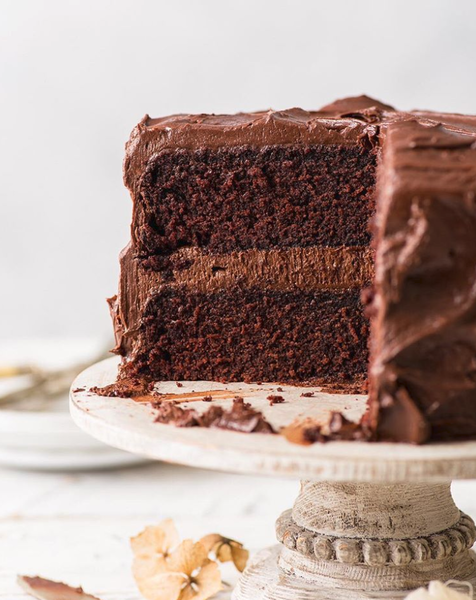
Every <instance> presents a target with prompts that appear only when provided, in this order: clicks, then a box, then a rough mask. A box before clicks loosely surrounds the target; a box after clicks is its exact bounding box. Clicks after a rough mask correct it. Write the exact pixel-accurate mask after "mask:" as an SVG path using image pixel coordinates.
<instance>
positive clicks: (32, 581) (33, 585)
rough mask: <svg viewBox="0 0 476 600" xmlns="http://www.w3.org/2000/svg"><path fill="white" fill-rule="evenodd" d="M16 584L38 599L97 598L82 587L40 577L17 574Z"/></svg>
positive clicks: (90, 599)
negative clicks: (74, 586)
mask: <svg viewBox="0 0 476 600" xmlns="http://www.w3.org/2000/svg"><path fill="white" fill-rule="evenodd" d="M17 583H18V585H19V586H20V587H21V588H23V589H24V590H25V592H27V593H28V594H30V595H31V596H33V597H34V598H38V600H99V599H98V598H96V597H95V596H90V595H89V594H86V593H85V592H84V591H83V589H82V588H73V587H70V586H69V585H66V584H65V583H60V582H59V581H51V580H50V579H43V578H42V577H27V576H25V575H19V576H18V578H17Z"/></svg>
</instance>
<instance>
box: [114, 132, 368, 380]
mask: <svg viewBox="0 0 476 600" xmlns="http://www.w3.org/2000/svg"><path fill="white" fill-rule="evenodd" d="M376 159H377V155H376V149H375V147H374V146H373V145H372V144H365V143H357V142H356V143H353V144H349V143H348V142H346V143H345V144H343V145H338V144H335V143H334V144H294V145H292V144H288V145H280V146H265V147H259V146H239V147H231V148H226V147H218V148H207V149H175V150H169V149H167V150H164V151H162V152H160V153H158V154H157V155H155V156H154V157H152V158H151V159H149V161H148V163H147V167H146V169H145V173H144V175H143V177H142V179H141V182H140V191H139V194H138V197H139V199H140V200H136V202H135V204H134V217H133V226H132V239H133V241H132V246H131V247H130V248H129V249H127V250H126V253H125V255H124V256H123V259H122V268H123V276H122V285H121V295H122V299H121V300H122V305H124V304H126V305H128V306H131V305H133V304H134V302H137V299H135V300H134V298H132V297H131V298H129V300H126V299H125V298H126V297H127V295H128V293H129V290H130V289H131V288H132V289H135V290H136V291H135V292H134V293H136V294H137V281H140V282H142V283H141V286H142V290H143V293H142V294H141V293H139V294H138V296H139V298H142V301H139V304H140V306H139V308H137V307H136V310H135V311H134V312H135V314H134V315H131V314H124V311H123V312H122V313H120V312H119V311H120V306H118V303H117V302H115V303H114V304H113V310H114V311H115V313H116V321H117V320H119V321H121V327H122V331H123V334H121V336H120V343H119V350H120V351H121V352H122V353H123V354H126V355H127V357H128V359H127V361H126V363H125V365H124V372H126V373H127V374H128V375H131V374H132V375H137V374H140V375H142V376H148V377H152V378H155V379H165V380H170V379H186V380H195V379H204V380H227V381H247V382H250V381H281V382H287V383H290V382H301V383H302V382H308V383H310V384H327V385H329V384H333V385H337V386H339V385H342V386H343V389H344V387H345V386H349V385H354V389H356V390H364V389H365V382H366V377H367V363H368V352H367V345H368V322H367V319H366V317H365V316H364V309H363V306H362V302H361V299H360V296H361V290H362V288H364V287H366V286H368V285H369V284H370V283H371V279H372V272H373V267H372V252H371V251H370V249H369V244H370V237H371V236H370V231H369V228H368V227H367V226H366V224H367V223H368V222H369V220H370V218H371V216H372V214H373V212H374V187H375V168H376ZM363 224H364V225H363ZM146 290H147V291H146ZM125 320H127V321H128V322H124V321H125Z"/></svg>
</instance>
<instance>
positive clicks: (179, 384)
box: [175, 381, 183, 387]
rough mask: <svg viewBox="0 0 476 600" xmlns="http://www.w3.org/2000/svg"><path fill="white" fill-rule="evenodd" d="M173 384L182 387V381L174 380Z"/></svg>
mask: <svg viewBox="0 0 476 600" xmlns="http://www.w3.org/2000/svg"><path fill="white" fill-rule="evenodd" d="M175 385H176V386H177V387H183V383H180V381H176V382H175Z"/></svg>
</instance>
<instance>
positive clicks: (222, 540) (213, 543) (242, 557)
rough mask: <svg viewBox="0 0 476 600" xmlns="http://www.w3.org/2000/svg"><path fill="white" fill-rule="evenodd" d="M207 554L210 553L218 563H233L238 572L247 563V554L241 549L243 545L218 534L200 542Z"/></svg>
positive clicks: (206, 537)
mask: <svg viewBox="0 0 476 600" xmlns="http://www.w3.org/2000/svg"><path fill="white" fill-rule="evenodd" d="M200 543H201V544H203V546H204V547H205V549H206V550H207V553H208V554H210V552H212V553H213V554H214V555H215V556H216V558H217V560H219V561H220V562H222V563H223V562H233V564H234V565H235V567H236V568H237V569H238V571H244V569H245V567H246V563H247V562H248V558H249V554H250V553H249V552H248V550H246V549H245V548H243V544H240V542H237V541H236V540H232V539H230V538H226V537H223V536H222V535H219V534H218V533H211V534H210V535H206V536H205V537H204V538H202V539H201V540H200Z"/></svg>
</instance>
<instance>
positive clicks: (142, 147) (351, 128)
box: [124, 96, 385, 195]
mask: <svg viewBox="0 0 476 600" xmlns="http://www.w3.org/2000/svg"><path fill="white" fill-rule="evenodd" d="M361 98H366V97H364V96H362V97H361ZM375 104H377V105H378V108H380V107H384V106H385V105H380V103H376V102H375V101H372V100H371V99H366V100H361V101H360V102H359V105H361V106H367V108H368V109H372V105H375ZM377 134H378V127H377V125H376V124H375V123H370V122H368V119H367V118H366V117H365V109H364V110H363V112H361V116H360V117H357V118H355V117H348V118H347V117H345V116H340V115H339V114H338V112H336V111H333V110H332V109H330V110H328V111H326V112H316V111H314V112H308V111H305V110H302V109H300V108H291V109H289V110H283V111H275V110H268V111H262V112H255V113H240V114H237V115H172V116H170V117H163V118H160V119H151V118H150V117H149V115H146V116H145V117H144V118H143V119H142V121H141V122H140V123H139V124H138V125H137V127H135V129H134V130H133V131H132V134H131V137H130V139H129V141H128V142H127V144H126V156H125V159H124V182H125V184H126V186H127V187H128V188H129V190H130V191H131V193H132V195H134V193H135V192H136V191H137V190H138V186H139V184H140V180H141V177H142V175H143V173H144V169H145V166H146V165H147V163H148V162H149V160H150V159H151V157H153V156H154V155H156V154H158V153H159V152H161V151H163V150H166V149H170V148H188V149H198V148H219V147H223V146H227V147H232V146H247V145H248V146H272V145H282V144H307V145H309V144H339V145H354V144H364V145H368V144H370V145H375V144H376V143H377Z"/></svg>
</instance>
